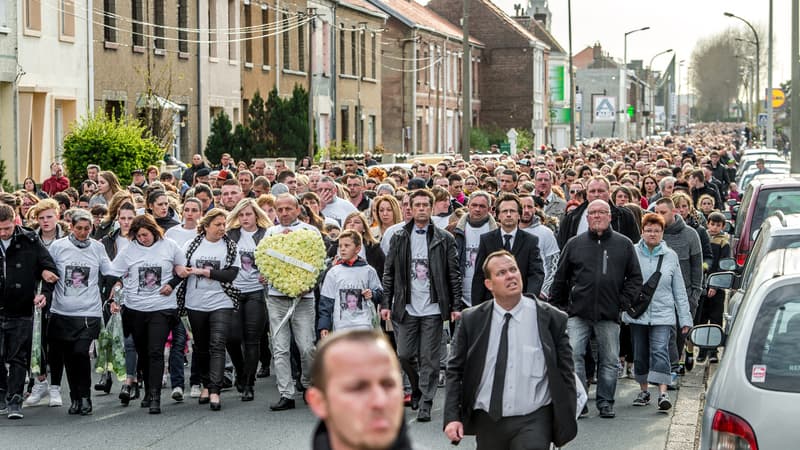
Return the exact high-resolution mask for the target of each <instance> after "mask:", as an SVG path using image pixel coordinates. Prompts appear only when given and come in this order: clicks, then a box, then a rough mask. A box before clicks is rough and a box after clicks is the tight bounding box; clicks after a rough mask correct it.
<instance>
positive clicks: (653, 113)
mask: <svg viewBox="0 0 800 450" xmlns="http://www.w3.org/2000/svg"><path fill="white" fill-rule="evenodd" d="M667 53H672V49H671V48H670V49H668V50H664V51H663V52H660V53H656V54H655V55H653V57H652V58H650V64H648V65H647V76H648V77H649V79H650V98H651V101H650V116H651V117H652V118H651V123H652V124H653V134H656V90H655V79H654V78H653V61H655V59H656V58H658V57H659V56H661V55H665V54H667Z"/></svg>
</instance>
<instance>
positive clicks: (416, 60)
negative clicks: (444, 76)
mask: <svg viewBox="0 0 800 450" xmlns="http://www.w3.org/2000/svg"><path fill="white" fill-rule="evenodd" d="M423 65H424V61H420V60H419V50H417V54H416V55H414V67H413V69H414V70H415V71H418V70H419V69H420V67H421V66H423ZM420 75H422V74H421V73H419V72H417V84H422V77H421V76H420Z"/></svg>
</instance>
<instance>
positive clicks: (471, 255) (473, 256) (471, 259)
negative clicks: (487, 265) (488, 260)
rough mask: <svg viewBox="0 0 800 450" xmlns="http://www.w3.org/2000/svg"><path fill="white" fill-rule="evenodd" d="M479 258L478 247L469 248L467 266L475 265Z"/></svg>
mask: <svg viewBox="0 0 800 450" xmlns="http://www.w3.org/2000/svg"><path fill="white" fill-rule="evenodd" d="M477 259H478V247H472V248H468V249H467V261H466V266H467V267H475V260H477Z"/></svg>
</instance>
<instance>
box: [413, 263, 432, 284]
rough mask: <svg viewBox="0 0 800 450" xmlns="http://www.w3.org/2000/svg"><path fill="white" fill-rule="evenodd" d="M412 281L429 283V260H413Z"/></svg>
mask: <svg viewBox="0 0 800 450" xmlns="http://www.w3.org/2000/svg"><path fill="white" fill-rule="evenodd" d="M411 279H412V280H413V281H419V282H422V283H425V282H427V281H428V260H427V259H412V260H411Z"/></svg>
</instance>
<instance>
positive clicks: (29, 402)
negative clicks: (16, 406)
mask: <svg viewBox="0 0 800 450" xmlns="http://www.w3.org/2000/svg"><path fill="white" fill-rule="evenodd" d="M47 388H48V384H47V380H45V381H39V380H36V381H34V382H33V389H31V395H29V396H28V398H26V399H25V406H35V405H38V404H39V402H40V401H42V399H43V398H45V397H46V396H47V395H49V394H48V392H47Z"/></svg>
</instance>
